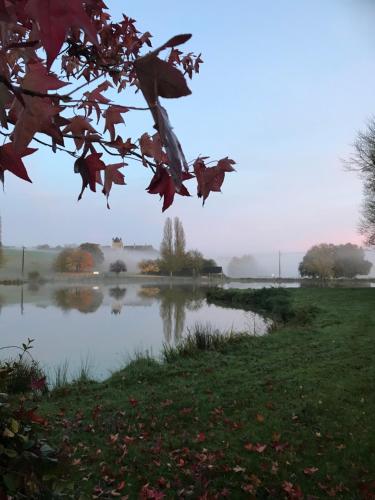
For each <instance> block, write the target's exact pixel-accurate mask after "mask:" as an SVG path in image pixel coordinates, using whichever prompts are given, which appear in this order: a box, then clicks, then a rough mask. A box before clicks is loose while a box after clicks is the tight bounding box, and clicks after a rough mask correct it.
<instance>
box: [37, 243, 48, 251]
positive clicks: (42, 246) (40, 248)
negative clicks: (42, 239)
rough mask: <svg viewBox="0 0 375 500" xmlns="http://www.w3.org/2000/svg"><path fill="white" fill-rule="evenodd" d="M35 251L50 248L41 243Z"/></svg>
mask: <svg viewBox="0 0 375 500" xmlns="http://www.w3.org/2000/svg"><path fill="white" fill-rule="evenodd" d="M36 248H37V250H50V249H51V247H50V246H49V245H47V243H43V244H42V245H38V246H37V247H36Z"/></svg>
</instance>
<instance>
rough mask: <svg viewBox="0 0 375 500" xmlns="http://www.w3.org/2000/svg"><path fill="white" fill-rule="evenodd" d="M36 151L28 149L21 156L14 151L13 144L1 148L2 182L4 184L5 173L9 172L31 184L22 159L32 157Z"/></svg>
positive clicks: (0, 178)
mask: <svg viewBox="0 0 375 500" xmlns="http://www.w3.org/2000/svg"><path fill="white" fill-rule="evenodd" d="M35 151H37V150H36V149H33V148H26V150H24V152H23V153H22V154H21V155H20V154H18V153H17V152H16V151H15V150H14V146H13V144H12V143H11V142H8V143H7V144H4V145H3V146H0V180H1V181H2V182H4V171H5V170H9V172H12V174H14V175H16V176H17V177H19V178H20V179H23V180H25V181H28V182H31V179H30V177H29V175H28V173H27V170H26V168H25V165H24V164H23V161H22V157H23V156H27V155H30V154H32V153H34V152H35Z"/></svg>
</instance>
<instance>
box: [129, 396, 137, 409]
mask: <svg viewBox="0 0 375 500" xmlns="http://www.w3.org/2000/svg"><path fill="white" fill-rule="evenodd" d="M129 403H130V404H131V405H132V407H133V408H134V407H136V406H137V405H138V401H137V400H136V399H134V398H129Z"/></svg>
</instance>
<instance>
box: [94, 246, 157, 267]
mask: <svg viewBox="0 0 375 500" xmlns="http://www.w3.org/2000/svg"><path fill="white" fill-rule="evenodd" d="M102 251H103V253H104V263H103V264H102V265H101V266H100V269H99V270H101V271H108V270H109V266H110V264H111V263H112V262H114V261H115V260H122V261H124V262H125V264H126V267H127V270H128V272H129V273H138V272H139V269H138V264H139V262H141V261H142V260H145V259H157V258H158V257H159V252H158V251H157V250H150V251H143V250H128V249H121V248H107V247H104V248H103V247H102Z"/></svg>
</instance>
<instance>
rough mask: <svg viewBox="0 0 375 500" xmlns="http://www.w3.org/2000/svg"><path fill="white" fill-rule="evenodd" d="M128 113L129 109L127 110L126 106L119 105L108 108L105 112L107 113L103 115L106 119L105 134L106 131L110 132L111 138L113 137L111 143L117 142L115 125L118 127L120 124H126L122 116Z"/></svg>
mask: <svg viewBox="0 0 375 500" xmlns="http://www.w3.org/2000/svg"><path fill="white" fill-rule="evenodd" d="M128 111H129V109H128V108H125V107H124V106H118V105H113V106H108V108H107V109H106V110H105V112H104V114H103V116H104V118H105V128H104V132H105V131H106V130H108V131H109V133H110V136H111V141H114V140H115V125H117V124H119V123H124V119H123V117H122V116H121V114H122V113H127V112H128ZM98 119H99V118H98Z"/></svg>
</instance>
